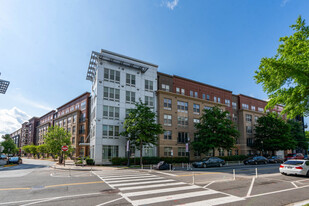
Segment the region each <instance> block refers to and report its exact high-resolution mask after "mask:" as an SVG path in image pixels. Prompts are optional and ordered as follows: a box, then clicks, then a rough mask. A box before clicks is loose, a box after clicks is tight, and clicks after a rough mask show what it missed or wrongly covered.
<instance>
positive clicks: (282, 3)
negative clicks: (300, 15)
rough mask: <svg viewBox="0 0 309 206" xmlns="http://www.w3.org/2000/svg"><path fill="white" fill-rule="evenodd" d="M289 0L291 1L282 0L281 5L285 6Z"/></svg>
mask: <svg viewBox="0 0 309 206" xmlns="http://www.w3.org/2000/svg"><path fill="white" fill-rule="evenodd" d="M289 1H290V0H282V2H281V6H282V7H283V6H285V5H286V4H287V3H288V2H289Z"/></svg>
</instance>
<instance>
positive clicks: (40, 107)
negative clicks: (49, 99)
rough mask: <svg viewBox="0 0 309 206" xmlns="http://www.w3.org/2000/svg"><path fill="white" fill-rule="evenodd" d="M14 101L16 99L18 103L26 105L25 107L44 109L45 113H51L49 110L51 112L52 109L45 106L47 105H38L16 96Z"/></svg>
mask: <svg viewBox="0 0 309 206" xmlns="http://www.w3.org/2000/svg"><path fill="white" fill-rule="evenodd" d="M16 99H17V100H18V101H20V102H22V103H23V104H27V105H29V106H32V107H35V108H38V109H44V110H46V111H51V110H53V108H51V107H49V106H47V105H43V104H40V103H38V102H35V101H33V100H30V99H27V98H25V97H24V96H22V95H18V96H17V97H16Z"/></svg>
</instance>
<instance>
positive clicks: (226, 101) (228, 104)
mask: <svg viewBox="0 0 309 206" xmlns="http://www.w3.org/2000/svg"><path fill="white" fill-rule="evenodd" d="M225 105H226V106H228V107H229V106H231V101H230V100H229V99H225Z"/></svg>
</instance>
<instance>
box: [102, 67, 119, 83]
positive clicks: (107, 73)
mask: <svg viewBox="0 0 309 206" xmlns="http://www.w3.org/2000/svg"><path fill="white" fill-rule="evenodd" d="M104 80H105V81H110V82H116V83H119V82H120V72H119V71H115V70H112V69H107V68H104Z"/></svg>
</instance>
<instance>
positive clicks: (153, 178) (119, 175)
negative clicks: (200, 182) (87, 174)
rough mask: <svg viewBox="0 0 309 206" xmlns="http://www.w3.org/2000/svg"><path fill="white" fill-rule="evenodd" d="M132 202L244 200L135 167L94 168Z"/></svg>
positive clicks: (198, 204) (201, 204)
mask: <svg viewBox="0 0 309 206" xmlns="http://www.w3.org/2000/svg"><path fill="white" fill-rule="evenodd" d="M94 174H95V175H97V176H98V177H99V178H100V179H102V180H103V181H104V182H105V183H106V184H108V185H109V186H110V187H111V188H113V189H119V190H120V194H121V195H122V196H123V197H124V198H125V199H126V200H127V201H129V202H130V203H131V204H132V205H134V206H138V205H151V206H156V205H158V206H159V205H160V206H162V205H186V206H187V205H189V206H208V205H222V204H227V203H231V202H236V201H241V200H244V199H243V198H240V197H236V196H233V195H229V194H226V193H223V192H220V191H216V190H211V189H205V188H202V187H200V186H197V185H190V184H188V183H185V182H179V181H177V180H174V179H168V178H166V177H162V176H158V175H155V174H150V173H146V172H139V171H128V170H114V171H96V172H94Z"/></svg>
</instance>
